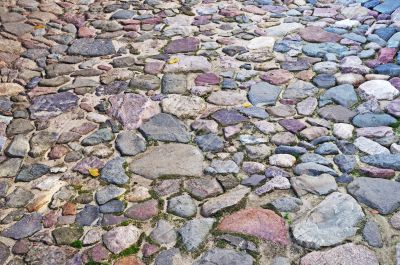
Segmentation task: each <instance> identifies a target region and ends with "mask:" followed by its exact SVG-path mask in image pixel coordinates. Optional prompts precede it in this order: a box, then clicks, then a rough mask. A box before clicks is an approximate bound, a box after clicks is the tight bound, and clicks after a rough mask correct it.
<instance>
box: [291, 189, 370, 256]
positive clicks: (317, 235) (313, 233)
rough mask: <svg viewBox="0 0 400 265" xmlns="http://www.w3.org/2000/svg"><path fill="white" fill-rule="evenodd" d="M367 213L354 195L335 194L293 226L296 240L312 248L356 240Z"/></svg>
mask: <svg viewBox="0 0 400 265" xmlns="http://www.w3.org/2000/svg"><path fill="white" fill-rule="evenodd" d="M363 218H364V213H363V211H362V209H361V207H360V205H358V204H357V201H356V200H355V199H354V198H353V197H351V196H350V195H347V194H343V193H339V192H334V193H332V194H330V195H328V196H327V197H326V198H325V199H324V200H323V201H322V202H321V203H319V204H318V205H317V206H316V207H314V208H313V209H311V210H310V211H309V212H308V213H307V214H306V215H304V216H303V217H302V218H301V219H299V220H298V221H296V222H295V223H294V224H292V231H293V236H294V238H295V240H296V241H297V242H298V243H299V244H300V245H302V246H304V247H307V248H312V249H320V248H322V247H327V246H333V245H336V244H338V243H341V242H343V241H344V240H346V239H347V238H349V237H352V236H354V235H355V234H356V232H357V224H358V223H359V222H360V221H361V220H362V219H363Z"/></svg>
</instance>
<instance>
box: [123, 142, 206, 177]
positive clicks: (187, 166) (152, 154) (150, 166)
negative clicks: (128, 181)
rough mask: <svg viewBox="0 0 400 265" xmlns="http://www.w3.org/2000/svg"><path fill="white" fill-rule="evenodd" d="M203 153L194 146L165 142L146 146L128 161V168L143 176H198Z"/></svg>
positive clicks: (201, 165) (200, 173)
mask: <svg viewBox="0 0 400 265" xmlns="http://www.w3.org/2000/svg"><path fill="white" fill-rule="evenodd" d="M203 159H204V157H203V154H202V152H201V151H200V150H199V149H198V148H197V147H195V146H192V145H187V144H165V145H160V146H155V147H151V148H148V149H147V151H146V152H144V153H142V154H139V155H137V156H136V157H135V158H134V159H133V160H132V161H131V162H130V163H129V170H130V171H132V172H133V173H135V174H138V175H141V176H143V177H145V178H149V179H156V178H159V177H162V176H179V177H182V176H187V177H200V176H202V174H203Z"/></svg>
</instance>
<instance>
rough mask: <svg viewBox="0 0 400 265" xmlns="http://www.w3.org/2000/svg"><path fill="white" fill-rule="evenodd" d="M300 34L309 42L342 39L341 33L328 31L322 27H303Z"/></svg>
mask: <svg viewBox="0 0 400 265" xmlns="http://www.w3.org/2000/svg"><path fill="white" fill-rule="evenodd" d="M300 36H301V38H302V39H303V40H305V41H308V42H338V41H340V40H341V39H342V37H341V36H340V35H338V34H335V33H331V32H327V31H325V30H324V29H323V28H320V27H306V28H304V29H301V30H300Z"/></svg>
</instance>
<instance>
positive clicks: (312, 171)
mask: <svg viewBox="0 0 400 265" xmlns="http://www.w3.org/2000/svg"><path fill="white" fill-rule="evenodd" d="M293 172H294V173H295V174H296V175H310V176H319V175H321V174H324V173H326V174H329V175H332V176H334V177H336V176H337V173H336V172H335V171H334V170H333V169H331V168H329V167H327V166H323V165H319V164H317V163H314V162H308V163H301V164H298V165H296V166H295V167H294V169H293Z"/></svg>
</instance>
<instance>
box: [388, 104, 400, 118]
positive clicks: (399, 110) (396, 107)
mask: <svg viewBox="0 0 400 265" xmlns="http://www.w3.org/2000/svg"><path fill="white" fill-rule="evenodd" d="M386 110H387V112H388V113H389V114H390V115H392V116H395V117H397V118H400V99H395V100H393V101H392V102H390V103H389V104H388V105H387V106H386Z"/></svg>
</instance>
